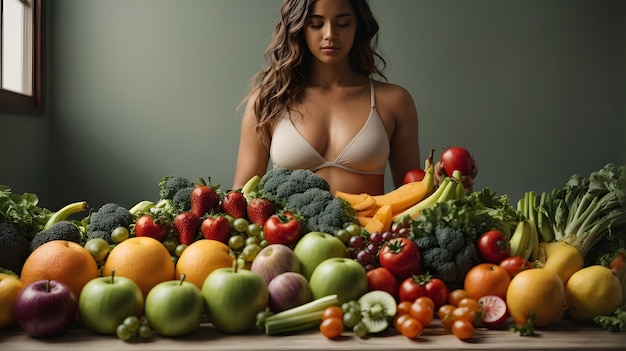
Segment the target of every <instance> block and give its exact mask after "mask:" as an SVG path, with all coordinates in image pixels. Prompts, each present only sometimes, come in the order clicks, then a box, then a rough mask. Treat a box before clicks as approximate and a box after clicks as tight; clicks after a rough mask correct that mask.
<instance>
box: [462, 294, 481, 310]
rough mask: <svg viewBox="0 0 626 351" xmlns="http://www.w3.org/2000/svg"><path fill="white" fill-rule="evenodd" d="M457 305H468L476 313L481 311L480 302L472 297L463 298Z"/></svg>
mask: <svg viewBox="0 0 626 351" xmlns="http://www.w3.org/2000/svg"><path fill="white" fill-rule="evenodd" d="M457 307H467V308H469V309H470V310H472V311H474V312H476V313H478V312H479V311H480V304H479V303H478V301H476V300H475V299H472V298H471V297H466V298H464V299H461V301H459V304H458V305H457Z"/></svg>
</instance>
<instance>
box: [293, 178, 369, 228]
mask: <svg viewBox="0 0 626 351" xmlns="http://www.w3.org/2000/svg"><path fill="white" fill-rule="evenodd" d="M284 207H285V209H287V210H289V211H292V212H296V213H298V214H299V215H300V216H302V217H304V219H305V221H304V223H303V227H304V230H305V231H319V232H325V233H330V234H333V233H334V232H335V231H337V230H339V229H342V228H344V224H346V223H355V222H356V221H357V220H356V215H355V213H354V209H353V208H352V206H350V204H349V203H348V202H346V201H345V200H343V199H340V198H338V197H335V196H333V195H332V194H331V193H330V191H328V190H324V189H321V188H309V189H306V190H305V191H304V192H302V193H296V194H293V195H291V196H289V198H288V199H287V201H286V202H285V206H284Z"/></svg>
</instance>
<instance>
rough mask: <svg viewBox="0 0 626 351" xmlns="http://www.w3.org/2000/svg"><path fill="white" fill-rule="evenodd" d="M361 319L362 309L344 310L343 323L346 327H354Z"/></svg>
mask: <svg viewBox="0 0 626 351" xmlns="http://www.w3.org/2000/svg"><path fill="white" fill-rule="evenodd" d="M360 321H361V312H360V311H352V310H348V312H344V314H343V325H345V326H346V328H352V327H354V326H356V325H357V323H359V322H360Z"/></svg>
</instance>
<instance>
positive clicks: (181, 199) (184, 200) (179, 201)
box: [172, 186, 194, 212]
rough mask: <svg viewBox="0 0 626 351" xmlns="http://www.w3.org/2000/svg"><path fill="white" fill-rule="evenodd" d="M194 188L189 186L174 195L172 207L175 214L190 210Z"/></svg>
mask: <svg viewBox="0 0 626 351" xmlns="http://www.w3.org/2000/svg"><path fill="white" fill-rule="evenodd" d="M193 189H194V187H193V186H189V187H186V188H182V189H180V190H178V191H177V192H176V194H174V197H173V198H172V206H174V210H175V211H176V212H185V211H189V210H191V192H192V191H193Z"/></svg>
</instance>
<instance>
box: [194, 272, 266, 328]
mask: <svg viewBox="0 0 626 351" xmlns="http://www.w3.org/2000/svg"><path fill="white" fill-rule="evenodd" d="M202 295H203V297H204V302H205V305H206V311H207V316H208V319H209V321H210V322H211V323H212V324H213V326H214V327H215V328H216V329H217V330H219V331H222V332H226V333H242V332H246V331H249V330H251V329H252V328H253V327H254V326H255V325H256V318H257V314H258V313H259V312H261V311H264V310H265V309H266V308H267V306H268V303H269V293H268V290H267V284H265V279H263V278H262V277H261V276H260V275H258V274H256V273H253V272H251V271H249V270H246V269H239V268H238V267H237V264H235V265H233V267H232V268H218V269H216V270H214V271H213V272H211V273H210V274H209V275H208V276H207V277H206V279H205V280H204V284H202Z"/></svg>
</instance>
